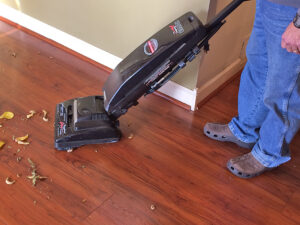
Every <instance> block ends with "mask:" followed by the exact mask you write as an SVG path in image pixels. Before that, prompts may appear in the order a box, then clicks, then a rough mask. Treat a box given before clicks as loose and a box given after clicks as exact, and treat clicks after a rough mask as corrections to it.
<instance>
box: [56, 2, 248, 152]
mask: <svg viewBox="0 0 300 225" xmlns="http://www.w3.org/2000/svg"><path fill="white" fill-rule="evenodd" d="M244 1H247V0H234V1H232V2H231V3H230V4H228V5H227V6H226V7H225V8H224V9H223V10H222V11H221V12H220V13H219V14H218V15H217V16H216V17H214V18H213V19H212V20H211V21H209V22H208V23H207V24H206V25H203V24H202V23H201V21H200V20H199V19H198V18H197V16H195V14H194V13H192V12H188V13H186V14H184V15H183V16H181V17H179V18H178V19H176V20H175V21H173V22H171V23H170V24H168V25H167V26H166V27H164V28H163V29H161V30H160V31H159V32H157V33H156V34H154V35H153V36H152V37H150V38H149V39H148V40H146V41H145V42H144V43H143V44H141V45H140V46H139V47H138V48H137V49H135V50H134V51H133V52H132V53H130V54H129V55H128V56H127V57H126V58H125V59H124V60H123V61H121V62H120V63H119V65H118V66H117V67H116V68H115V70H114V71H113V72H112V73H111V74H110V76H109V77H108V79H107V81H106V82H105V84H104V86H103V93H104V96H88V97H83V98H75V99H70V100H67V101H64V102H62V103H59V104H58V105H57V106H56V112H55V128H54V133H55V148H57V149H58V150H71V149H74V148H78V147H80V146H83V145H86V144H99V143H112V142H117V141H119V140H120V138H121V131H120V130H119V128H118V126H119V121H118V118H119V117H120V116H122V115H123V114H125V113H126V112H127V110H128V109H129V108H130V107H131V106H136V105H137V104H138V99H139V98H140V97H141V96H142V95H145V96H146V95H148V94H151V93H153V92H154V91H156V90H157V89H159V88H160V87H161V86H163V85H164V84H165V83H166V82H167V81H169V80H170V79H171V78H172V77H173V76H174V75H175V74H176V73H177V72H178V71H179V70H181V69H183V68H184V67H185V66H186V63H187V62H191V61H193V60H194V59H195V57H196V55H198V54H199V52H200V51H201V50H202V49H204V50H205V51H208V50H209V44H208V41H209V39H210V38H211V37H212V36H213V35H214V34H215V33H216V32H217V31H218V30H219V29H220V28H221V27H222V26H223V24H224V23H225V21H224V19H225V17H227V16H228V15H229V14H230V13H231V12H232V11H233V10H235V9H236V8H237V7H238V6H239V5H240V4H241V3H242V2H244Z"/></svg>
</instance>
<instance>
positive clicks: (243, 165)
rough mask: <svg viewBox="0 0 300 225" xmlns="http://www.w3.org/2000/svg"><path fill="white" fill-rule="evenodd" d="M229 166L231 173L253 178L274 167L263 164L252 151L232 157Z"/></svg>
mask: <svg viewBox="0 0 300 225" xmlns="http://www.w3.org/2000/svg"><path fill="white" fill-rule="evenodd" d="M227 168H228V169H229V171H230V172H231V173H233V174H234V175H236V176H238V177H240V178H252V177H255V176H258V175H260V174H262V173H264V172H266V171H270V170H272V169H274V168H270V167H265V166H264V165H262V164H261V163H260V162H259V161H257V159H255V158H254V156H253V155H252V154H251V152H249V153H247V154H245V155H241V156H238V157H236V158H232V159H230V160H229V161H228V162H227Z"/></svg>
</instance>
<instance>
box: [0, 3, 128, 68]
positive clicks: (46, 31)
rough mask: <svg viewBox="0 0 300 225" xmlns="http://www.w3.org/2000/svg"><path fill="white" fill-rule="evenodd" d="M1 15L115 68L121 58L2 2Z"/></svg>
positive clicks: (0, 4)
mask: <svg viewBox="0 0 300 225" xmlns="http://www.w3.org/2000/svg"><path fill="white" fill-rule="evenodd" d="M0 16H2V17H4V18H6V19H8V20H10V21H12V22H14V23H17V24H19V25H21V26H23V27H25V28H27V29H29V30H32V31H34V32H36V33H38V34H40V35H42V36H44V37H46V38H48V39H50V40H53V41H55V42H57V43H59V44H61V45H63V46H65V47H67V48H69V49H72V50H73V51H75V52H78V53H79V54H81V55H84V56H86V57H88V58H90V59H92V60H94V61H96V62H98V63H100V64H102V65H105V66H107V67H109V68H112V69H114V68H115V67H116V66H117V65H118V64H119V62H121V60H122V59H121V58H119V57H117V56H114V55H112V54H110V53H108V52H106V51H103V50H101V49H99V48H97V47H95V46H93V45H91V44H89V43H87V42H85V41H82V40H80V39H78V38H76V37H74V36H72V35H69V34H67V33H65V32H63V31H61V30H58V29H56V28H55V27H52V26H50V25H48V24H46V23H43V22H41V21H39V20H37V19H35V18H33V17H31V16H28V15H26V14H24V13H22V12H20V11H18V10H16V9H13V8H11V7H9V6H7V5H5V4H3V3H0Z"/></svg>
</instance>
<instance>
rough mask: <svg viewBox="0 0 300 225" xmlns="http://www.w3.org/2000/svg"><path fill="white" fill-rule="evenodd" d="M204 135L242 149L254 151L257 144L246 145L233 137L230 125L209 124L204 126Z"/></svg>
mask: <svg viewBox="0 0 300 225" xmlns="http://www.w3.org/2000/svg"><path fill="white" fill-rule="evenodd" d="M203 131H204V134H205V135H206V136H207V137H209V138H211V139H214V140H217V141H224V142H233V143H235V144H237V145H238V146H240V147H242V148H248V149H252V148H253V146H254V144H255V143H246V142H242V141H240V140H239V139H238V138H237V137H235V136H234V135H233V133H232V132H231V130H230V129H229V127H228V124H218V123H207V124H205V126H204V129H203Z"/></svg>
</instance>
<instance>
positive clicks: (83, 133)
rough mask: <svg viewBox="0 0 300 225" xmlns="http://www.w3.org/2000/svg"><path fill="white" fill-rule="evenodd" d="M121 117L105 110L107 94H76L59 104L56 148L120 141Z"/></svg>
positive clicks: (57, 108) (57, 107)
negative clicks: (104, 100)
mask: <svg viewBox="0 0 300 225" xmlns="http://www.w3.org/2000/svg"><path fill="white" fill-rule="evenodd" d="M118 126H119V121H118V120H113V119H111V118H110V117H109V115H108V114H107V113H106V111H105V110H104V103H103V96H88V97H84V98H75V99H70V100H67V101H64V102H62V103H59V104H57V106H56V113H55V129H54V138H55V142H54V143H55V148H57V149H58V150H69V149H73V148H78V147H80V146H82V145H87V144H99V143H111V142H117V141H119V140H120V138H121V131H120V130H119V129H118Z"/></svg>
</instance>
